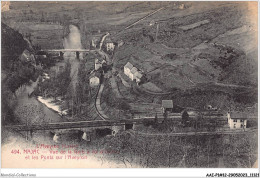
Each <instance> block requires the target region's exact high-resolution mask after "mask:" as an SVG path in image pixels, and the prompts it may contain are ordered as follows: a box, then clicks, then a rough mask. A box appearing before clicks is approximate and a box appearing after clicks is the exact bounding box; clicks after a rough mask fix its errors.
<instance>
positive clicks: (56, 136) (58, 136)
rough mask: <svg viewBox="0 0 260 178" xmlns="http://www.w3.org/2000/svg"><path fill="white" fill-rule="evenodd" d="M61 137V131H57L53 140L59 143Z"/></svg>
mask: <svg viewBox="0 0 260 178" xmlns="http://www.w3.org/2000/svg"><path fill="white" fill-rule="evenodd" d="M59 138H60V134H59V133H55V134H54V136H53V141H54V142H55V143H58V142H59Z"/></svg>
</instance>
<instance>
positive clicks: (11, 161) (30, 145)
mask: <svg viewBox="0 0 260 178" xmlns="http://www.w3.org/2000/svg"><path fill="white" fill-rule="evenodd" d="M64 48H65V49H80V48H82V46H81V43H80V33H79V30H78V29H77V27H76V26H73V25H70V34H69V35H68V36H67V37H66V38H65V39H64ZM82 57H83V56H82V55H80V59H82ZM64 61H69V62H70V63H71V77H72V81H73V82H72V85H73V86H74V87H75V85H76V82H77V79H76V78H77V70H78V67H79V60H77V59H76V56H75V54H73V53H65V54H64ZM56 65H57V66H59V65H60V63H57V64H56ZM37 82H38V80H37V81H36V82H31V83H30V84H28V85H24V86H22V87H20V88H19V89H18V90H17V91H16V96H17V97H16V101H17V105H16V107H15V109H14V110H15V111H14V112H15V113H16V115H17V116H18V117H19V120H20V122H21V123H23V124H26V123H27V124H45V123H50V122H64V121H67V119H66V118H64V117H61V116H60V115H59V114H58V113H57V112H55V111H53V110H52V109H50V108H48V107H47V106H46V105H45V104H43V103H41V102H40V101H39V100H37V98H36V97H28V94H30V93H32V92H33V91H34V88H35V87H36V86H37ZM55 133H58V136H57V134H55ZM82 133H83V132H79V131H76V130H74V131H64V130H59V131H54V130H44V131H36V132H33V133H32V134H30V133H29V134H28V135H29V140H27V141H26V139H25V136H26V134H27V133H26V132H20V133H15V132H14V133H13V132H10V133H8V138H7V139H6V140H7V141H6V142H5V143H2V163H4V164H2V167H3V168H5V167H6V168H7V167H8V168H28V167H30V168H117V167H118V168H124V167H138V166H136V165H130V164H125V163H123V162H122V161H119V160H114V159H113V160H109V159H108V158H107V157H106V155H104V154H88V155H87V159H80V160H76V159H65V160H64V159H60V160H48V159H40V157H39V159H35V160H26V159H25V156H24V154H21V155H14V154H11V150H13V149H17V150H18V149H20V150H21V151H22V150H24V149H35V147H36V145H41V144H44V145H59V146H64V145H65V146H66V145H76V146H77V149H78V150H83V151H85V152H86V151H90V152H92V151H93V150H95V151H97V150H99V149H101V147H102V146H101V147H99V146H97V145H99V141H98V140H96V141H95V144H97V145H95V144H90V143H89V142H87V141H85V140H83V139H82ZM41 151H42V150H40V152H41ZM41 154H42V155H44V154H45V155H48V153H47V152H46V153H41ZM57 155H58V156H64V155H62V154H57ZM57 155H55V156H57ZM70 155H71V156H79V155H78V154H77V153H74V152H72V154H70ZM3 160H4V161H3Z"/></svg>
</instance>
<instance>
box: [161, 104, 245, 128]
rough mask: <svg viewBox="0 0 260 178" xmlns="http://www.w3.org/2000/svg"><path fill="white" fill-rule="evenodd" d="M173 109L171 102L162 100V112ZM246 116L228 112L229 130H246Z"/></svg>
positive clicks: (240, 113)
mask: <svg viewBox="0 0 260 178" xmlns="http://www.w3.org/2000/svg"><path fill="white" fill-rule="evenodd" d="M173 108H174V105H173V101H172V100H162V112H163V113H165V112H172V110H173ZM247 118H248V117H247V114H246V113H242V112H228V113H227V121H228V126H229V128H230V129H245V128H247Z"/></svg>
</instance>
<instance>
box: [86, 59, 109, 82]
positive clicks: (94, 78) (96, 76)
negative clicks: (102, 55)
mask: <svg viewBox="0 0 260 178" xmlns="http://www.w3.org/2000/svg"><path fill="white" fill-rule="evenodd" d="M106 65H107V63H106V60H104V59H95V69H94V70H93V71H92V72H91V74H90V77H89V84H90V86H91V87H94V86H98V85H99V84H100V80H101V76H102V75H101V74H102V72H104V67H105V66H106Z"/></svg>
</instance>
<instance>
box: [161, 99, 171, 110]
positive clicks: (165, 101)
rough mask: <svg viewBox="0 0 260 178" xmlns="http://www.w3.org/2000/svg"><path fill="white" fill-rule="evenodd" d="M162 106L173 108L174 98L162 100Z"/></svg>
mask: <svg viewBox="0 0 260 178" xmlns="http://www.w3.org/2000/svg"><path fill="white" fill-rule="evenodd" d="M162 107H164V108H173V102H172V100H162Z"/></svg>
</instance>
